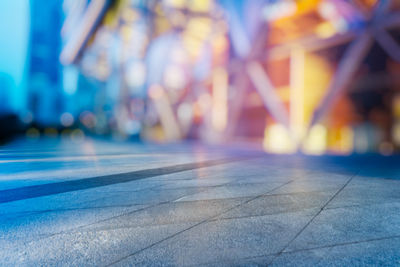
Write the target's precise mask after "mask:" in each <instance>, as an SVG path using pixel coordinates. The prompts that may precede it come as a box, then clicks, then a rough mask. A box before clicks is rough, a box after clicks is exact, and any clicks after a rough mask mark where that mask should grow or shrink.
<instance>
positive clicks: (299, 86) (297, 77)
mask: <svg viewBox="0 0 400 267" xmlns="http://www.w3.org/2000/svg"><path fill="white" fill-rule="evenodd" d="M304 62H305V51H304V49H303V48H301V47H295V48H293V49H292V51H291V54H290V130H291V131H292V134H293V136H294V138H295V141H296V143H297V147H298V146H299V145H300V142H301V140H302V139H303V137H304V130H305V127H304V68H305V64H304Z"/></svg>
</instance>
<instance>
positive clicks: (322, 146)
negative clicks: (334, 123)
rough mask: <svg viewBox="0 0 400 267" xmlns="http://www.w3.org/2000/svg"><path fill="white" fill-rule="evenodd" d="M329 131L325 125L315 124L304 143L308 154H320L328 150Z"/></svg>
mask: <svg viewBox="0 0 400 267" xmlns="http://www.w3.org/2000/svg"><path fill="white" fill-rule="evenodd" d="M327 133H328V131H327V130H326V128H325V127H324V126H323V125H319V124H317V125H314V126H313V127H312V128H311V130H310V132H309V135H308V136H307V139H306V140H305V142H304V145H303V151H304V152H305V153H306V154H314V155H320V154H323V153H324V152H325V151H326V146H327Z"/></svg>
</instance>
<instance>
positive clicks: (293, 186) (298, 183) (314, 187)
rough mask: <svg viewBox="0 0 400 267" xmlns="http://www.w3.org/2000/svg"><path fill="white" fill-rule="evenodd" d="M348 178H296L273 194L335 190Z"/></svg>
mask: <svg viewBox="0 0 400 267" xmlns="http://www.w3.org/2000/svg"><path fill="white" fill-rule="evenodd" d="M348 179H349V177H341V179H329V180H322V179H304V180H303V179H296V180H294V181H293V182H292V183H289V184H287V185H285V186H283V187H281V188H279V189H277V190H276V191H274V193H275V194H290V193H306V192H315V191H337V190H339V189H340V188H341V187H342V186H343V185H344V184H345V183H346V181H347V180H348Z"/></svg>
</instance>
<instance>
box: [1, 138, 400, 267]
mask: <svg viewBox="0 0 400 267" xmlns="http://www.w3.org/2000/svg"><path fill="white" fill-rule="evenodd" d="M0 265H1V266H3V265H4V266H40V265H51V266H53V265H61V266H62V265H74V266H91V265H95V266H109V265H113V266H142V265H145V266H191V265H195V266H265V265H269V266H293V265H295V266H327V265H332V266H354V265H400V158H399V157H379V156H373V155H369V156H351V157H337V156H336V157H335V156H324V157H305V156H273V155H266V154H263V153H260V152H257V151H254V150H250V149H246V150H245V149H233V148H224V147H218V148H215V147H214V148H210V147H203V146H196V145H190V144H186V145H168V146H166V145H162V146H157V145H143V144H126V143H109V142H106V141H91V140H88V141H85V142H83V143H82V142H81V143H74V142H71V141H57V140H42V141H38V142H27V141H17V142H13V143H11V144H8V145H5V146H2V147H0Z"/></svg>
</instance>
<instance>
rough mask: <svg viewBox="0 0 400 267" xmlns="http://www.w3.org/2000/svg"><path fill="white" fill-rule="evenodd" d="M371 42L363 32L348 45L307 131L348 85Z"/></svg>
mask: <svg viewBox="0 0 400 267" xmlns="http://www.w3.org/2000/svg"><path fill="white" fill-rule="evenodd" d="M372 42H373V39H372V37H371V35H370V34H369V33H368V32H367V31H365V32H363V33H362V34H361V35H360V37H358V38H357V39H356V40H355V41H353V43H351V44H350V47H348V48H347V50H346V52H345V54H344V56H343V58H342V60H341V61H340V63H339V66H338V68H337V69H338V71H337V73H336V74H335V75H334V77H333V79H332V82H331V84H330V86H329V88H328V91H327V94H326V95H325V96H324V98H323V100H322V101H321V103H320V105H319V106H318V108H317V109H316V110H315V111H314V114H313V118H312V120H311V123H310V125H309V127H308V129H310V128H311V127H312V126H314V125H315V124H316V123H317V122H318V121H319V120H320V119H321V118H322V116H323V115H324V114H325V113H326V112H327V111H328V110H329V108H330V107H331V106H332V104H333V103H334V102H335V100H336V99H337V97H338V96H339V95H340V93H341V92H342V91H343V90H344V89H345V88H346V87H347V86H348V85H349V84H350V82H351V80H352V79H353V78H354V75H355V73H356V71H357V69H358V68H359V66H360V64H361V63H362V61H363V59H364V58H365V56H366V55H367V53H368V52H369V50H370V48H371V45H372Z"/></svg>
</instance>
